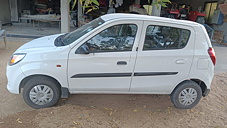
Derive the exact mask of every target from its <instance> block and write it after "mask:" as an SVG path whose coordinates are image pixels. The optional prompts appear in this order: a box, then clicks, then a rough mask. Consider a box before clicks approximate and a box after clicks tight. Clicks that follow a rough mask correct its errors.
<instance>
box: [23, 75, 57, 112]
mask: <svg viewBox="0 0 227 128" xmlns="http://www.w3.org/2000/svg"><path fill="white" fill-rule="evenodd" d="M60 96H61V91H60V86H59V84H58V83H57V82H56V81H54V80H52V79H50V78H48V77H45V76H39V77H33V78H32V79H30V80H29V81H28V82H27V83H26V84H25V86H24V89H23V98H24V101H25V102H26V103H27V104H28V105H29V106H31V107H32V108H35V109H39V108H46V107H51V106H53V105H55V104H56V103H57V102H58V100H59V99H60Z"/></svg>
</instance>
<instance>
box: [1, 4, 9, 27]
mask: <svg viewBox="0 0 227 128" xmlns="http://www.w3.org/2000/svg"><path fill="white" fill-rule="evenodd" d="M0 21H2V24H5V23H10V22H11V14H10V7H9V0H1V1H0Z"/></svg>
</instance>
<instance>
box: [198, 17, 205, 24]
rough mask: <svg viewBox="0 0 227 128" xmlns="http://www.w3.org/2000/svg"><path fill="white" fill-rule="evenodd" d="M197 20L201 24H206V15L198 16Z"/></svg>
mask: <svg viewBox="0 0 227 128" xmlns="http://www.w3.org/2000/svg"><path fill="white" fill-rule="evenodd" d="M196 22H197V23H200V24H205V17H203V16H199V17H197V19H196Z"/></svg>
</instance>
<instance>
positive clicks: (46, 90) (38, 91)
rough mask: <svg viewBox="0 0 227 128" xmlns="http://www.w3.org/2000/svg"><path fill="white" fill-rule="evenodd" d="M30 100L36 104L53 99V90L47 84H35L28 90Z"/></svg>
mask: <svg viewBox="0 0 227 128" xmlns="http://www.w3.org/2000/svg"><path fill="white" fill-rule="evenodd" d="M29 97H30V99H31V101H32V102H33V103H35V104H37V105H45V104H47V103H49V102H51V101H52V100H53V97H54V92H53V90H52V89H51V88H50V87H49V86H47V85H36V86H34V87H33V88H32V89H31V90H30V92H29Z"/></svg>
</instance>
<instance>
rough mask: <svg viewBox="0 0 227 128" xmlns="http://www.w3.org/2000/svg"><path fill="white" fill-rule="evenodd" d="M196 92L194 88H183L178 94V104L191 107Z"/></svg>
mask: <svg viewBox="0 0 227 128" xmlns="http://www.w3.org/2000/svg"><path fill="white" fill-rule="evenodd" d="M197 96H198V94H197V91H196V90H195V89H194V88H185V89H183V90H182V91H181V92H180V94H179V102H180V104H182V105H191V104H193V103H194V102H195V100H196V99H197Z"/></svg>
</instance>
